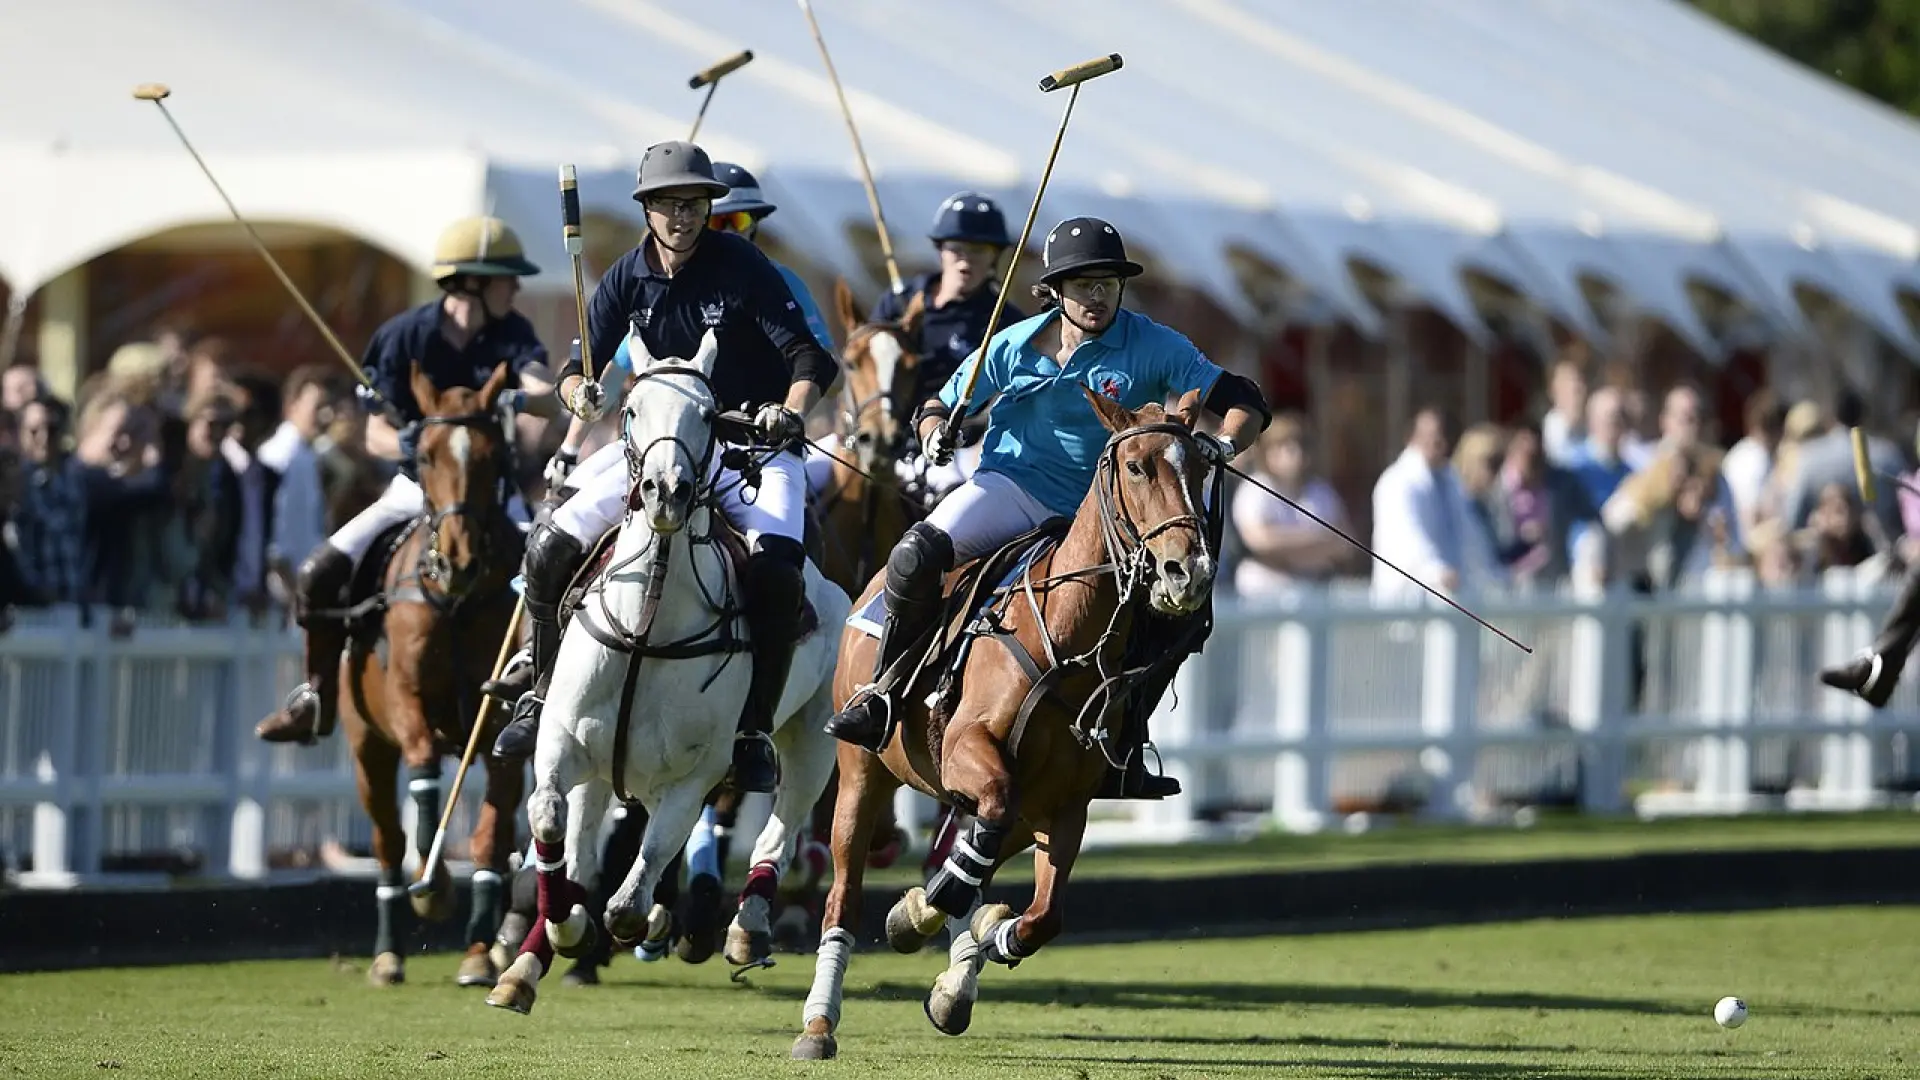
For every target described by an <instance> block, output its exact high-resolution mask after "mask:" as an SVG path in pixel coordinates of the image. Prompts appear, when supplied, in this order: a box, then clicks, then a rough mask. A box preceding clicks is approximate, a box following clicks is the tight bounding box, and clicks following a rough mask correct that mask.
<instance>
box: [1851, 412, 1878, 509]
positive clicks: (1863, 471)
mask: <svg viewBox="0 0 1920 1080" xmlns="http://www.w3.org/2000/svg"><path fill="white" fill-rule="evenodd" d="M1852 434H1853V478H1854V479H1855V480H1856V481H1858V482H1859V484H1860V502H1861V505H1863V506H1867V507H1871V506H1872V505H1873V503H1874V496H1875V494H1877V493H1876V492H1875V491H1874V487H1873V462H1872V460H1871V459H1869V458H1868V457H1867V433H1866V432H1864V431H1861V430H1860V429H1859V428H1854V429H1853V432H1852Z"/></svg>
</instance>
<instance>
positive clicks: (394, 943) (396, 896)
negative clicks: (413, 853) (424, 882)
mask: <svg viewBox="0 0 1920 1080" xmlns="http://www.w3.org/2000/svg"><path fill="white" fill-rule="evenodd" d="M373 901H374V910H375V911H376V912H377V913H378V920H379V921H378V922H377V923H376V924H375V929H374V932H373V955H375V956H379V955H380V954H381V953H397V952H399V951H400V926H399V921H400V919H401V918H402V915H401V912H403V911H405V910H407V887H406V886H405V885H402V884H401V883H400V871H398V870H382V871H380V884H379V885H378V886H377V887H376V888H375V889H374V890H373Z"/></svg>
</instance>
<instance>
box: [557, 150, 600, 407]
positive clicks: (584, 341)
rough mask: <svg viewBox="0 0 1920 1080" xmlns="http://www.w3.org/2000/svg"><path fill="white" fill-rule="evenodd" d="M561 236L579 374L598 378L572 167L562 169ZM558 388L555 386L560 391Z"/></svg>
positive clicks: (576, 184) (575, 176) (577, 188)
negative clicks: (569, 269) (576, 327)
mask: <svg viewBox="0 0 1920 1080" xmlns="http://www.w3.org/2000/svg"><path fill="white" fill-rule="evenodd" d="M560 235H561V238H562V239H564V240H565V241H566V244H567V258H568V260H569V261H570V262H572V263H573V311H574V315H575V317H576V318H578V319H579V321H580V340H579V346H580V372H581V375H582V376H583V377H585V378H588V379H592V378H596V377H598V375H599V373H598V372H596V371H594V370H593V345H592V343H591V342H590V341H589V339H588V337H587V267H586V258H585V252H586V240H585V237H584V236H583V234H582V233H581V229H580V178H579V175H578V173H576V172H575V170H574V167H573V166H571V165H562V166H560ZM559 389H560V388H559V387H557V386H556V387H554V390H555V391H558V390H559Z"/></svg>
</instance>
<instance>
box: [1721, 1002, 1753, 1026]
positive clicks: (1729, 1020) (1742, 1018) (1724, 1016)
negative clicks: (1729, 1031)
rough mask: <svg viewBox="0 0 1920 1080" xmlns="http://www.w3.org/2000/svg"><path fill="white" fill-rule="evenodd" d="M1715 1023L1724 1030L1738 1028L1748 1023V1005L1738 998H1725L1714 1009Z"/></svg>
mask: <svg viewBox="0 0 1920 1080" xmlns="http://www.w3.org/2000/svg"><path fill="white" fill-rule="evenodd" d="M1713 1022H1714V1023H1716V1024H1719V1025H1720V1026H1721V1027H1723V1028H1737V1027H1739V1026H1740V1025H1741V1024H1744V1023H1746V1022H1747V1003H1746V1002H1744V1001H1741V1000H1740V999H1739V998H1737V997H1723V998H1721V999H1720V1001H1719V1003H1718V1004H1716V1005H1714V1007H1713Z"/></svg>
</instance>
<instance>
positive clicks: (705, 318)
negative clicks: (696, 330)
mask: <svg viewBox="0 0 1920 1080" xmlns="http://www.w3.org/2000/svg"><path fill="white" fill-rule="evenodd" d="M726 316H727V305H725V304H718V303H715V304H701V305H700V325H702V326H719V325H720V323H721V321H722V320H723V319H725V318H726Z"/></svg>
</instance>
